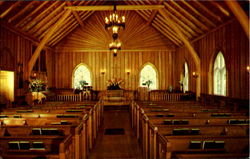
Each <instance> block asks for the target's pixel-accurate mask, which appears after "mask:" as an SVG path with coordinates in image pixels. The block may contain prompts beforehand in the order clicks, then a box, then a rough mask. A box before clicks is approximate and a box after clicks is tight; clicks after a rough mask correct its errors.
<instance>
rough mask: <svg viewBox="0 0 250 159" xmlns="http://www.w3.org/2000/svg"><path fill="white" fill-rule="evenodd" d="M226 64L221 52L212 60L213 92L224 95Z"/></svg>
mask: <svg viewBox="0 0 250 159" xmlns="http://www.w3.org/2000/svg"><path fill="white" fill-rule="evenodd" d="M226 74H227V70H226V64H225V59H224V56H223V54H222V53H221V52H219V53H218V55H217V56H216V58H215V61H214V94H215V95H224V96H226V82H227V81H226Z"/></svg>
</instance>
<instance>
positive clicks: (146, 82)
mask: <svg viewBox="0 0 250 159" xmlns="http://www.w3.org/2000/svg"><path fill="white" fill-rule="evenodd" d="M152 83H153V81H151V80H147V81H145V82H144V83H142V85H146V86H147V87H148V89H149V87H150V85H151V84H152Z"/></svg>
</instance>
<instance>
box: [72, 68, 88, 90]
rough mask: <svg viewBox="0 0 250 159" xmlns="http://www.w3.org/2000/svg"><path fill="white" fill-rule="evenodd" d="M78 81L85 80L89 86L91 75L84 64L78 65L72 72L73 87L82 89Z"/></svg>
mask: <svg viewBox="0 0 250 159" xmlns="http://www.w3.org/2000/svg"><path fill="white" fill-rule="evenodd" d="M80 81H86V82H87V83H88V84H87V86H91V75H90V71H89V69H88V68H87V67H86V66H84V65H79V66H77V68H76V69H75V72H74V74H73V88H74V89H82V87H81V85H80Z"/></svg>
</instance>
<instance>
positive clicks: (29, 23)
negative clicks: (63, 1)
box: [21, 1, 60, 31]
mask: <svg viewBox="0 0 250 159" xmlns="http://www.w3.org/2000/svg"><path fill="white" fill-rule="evenodd" d="M59 3H60V1H55V2H53V3H52V4H51V5H50V6H49V7H47V8H45V9H44V10H43V11H42V12H41V13H39V14H38V15H36V16H35V17H34V19H32V20H30V21H29V22H28V23H27V24H25V25H24V26H23V27H22V28H21V29H22V30H24V31H27V30H29V29H30V28H32V27H33V26H34V25H35V24H36V23H37V22H39V21H40V20H41V19H42V18H43V17H45V15H46V14H49V13H48V12H49V11H50V10H52V8H53V7H55V6H56V5H57V4H59Z"/></svg>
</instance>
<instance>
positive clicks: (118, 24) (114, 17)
mask: <svg viewBox="0 0 250 159" xmlns="http://www.w3.org/2000/svg"><path fill="white" fill-rule="evenodd" d="M120 28H123V29H125V16H122V17H119V15H118V14H117V12H116V5H114V13H112V14H110V16H109V17H105V29H111V30H112V37H113V39H114V40H115V39H117V38H118V31H119V29H120Z"/></svg>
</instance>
